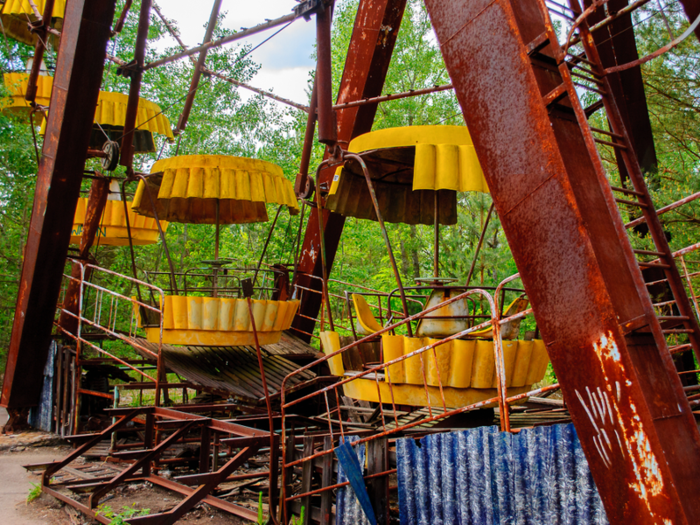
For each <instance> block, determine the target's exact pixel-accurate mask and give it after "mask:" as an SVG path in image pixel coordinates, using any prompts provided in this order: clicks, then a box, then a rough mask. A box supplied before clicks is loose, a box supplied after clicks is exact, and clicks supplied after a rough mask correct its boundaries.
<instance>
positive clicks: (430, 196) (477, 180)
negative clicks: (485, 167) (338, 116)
mask: <svg viewBox="0 0 700 525" xmlns="http://www.w3.org/2000/svg"><path fill="white" fill-rule="evenodd" d="M348 150H349V151H351V152H353V153H365V155H363V158H364V160H365V162H366V163H367V166H368V168H369V172H370V177H371V178H372V179H373V184H374V189H375V193H376V195H377V200H378V201H379V209H380V211H381V213H382V217H383V219H384V220H385V221H386V222H400V223H405V224H433V223H434V221H435V191H437V192H438V195H437V197H438V202H437V206H438V220H439V222H440V224H455V223H456V222H457V192H458V191H480V192H488V186H487V184H486V180H485V179H484V174H483V172H482V170H481V165H480V164H479V160H478V158H477V156H476V152H475V150H474V145H473V143H472V140H471V136H470V135H469V131H468V130H467V128H466V127H465V126H409V127H403V128H390V129H382V130H379V131H372V132H370V133H365V134H364V135H360V136H359V137H356V138H355V139H353V140H352V141H351V142H350V144H349V146H348ZM326 208H328V209H329V210H331V211H334V212H336V213H340V214H341V215H345V216H348V217H356V218H358V219H371V220H377V216H376V212H375V210H374V206H373V205H372V200H371V198H370V195H369V190H368V189H367V183H366V181H365V178H364V175H363V173H362V171H361V170H360V168H359V165H358V164H357V163H349V164H347V165H346V166H345V167H339V168H338V169H337V170H336V173H335V176H334V177H333V183H332V184H331V189H330V192H329V196H328V200H327V202H326Z"/></svg>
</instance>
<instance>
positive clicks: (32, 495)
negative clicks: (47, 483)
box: [27, 483, 41, 503]
mask: <svg viewBox="0 0 700 525" xmlns="http://www.w3.org/2000/svg"><path fill="white" fill-rule="evenodd" d="M31 485H32V486H31V488H30V489H29V494H27V503H31V502H32V501H34V500H35V499H37V498H38V497H39V496H41V483H32V484H31Z"/></svg>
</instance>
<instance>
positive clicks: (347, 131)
mask: <svg viewBox="0 0 700 525" xmlns="http://www.w3.org/2000/svg"><path fill="white" fill-rule="evenodd" d="M405 8H406V0H378V1H376V0H362V1H361V2H360V5H359V7H358V10H357V17H356V18H355V26H354V28H353V32H352V37H351V39H350V46H349V48H348V53H347V59H346V62H345V70H344V71H343V78H342V79H341V81H340V89H339V92H338V98H337V101H336V104H344V103H346V102H352V101H355V100H362V99H367V98H373V97H377V96H379V95H381V92H382V88H383V87H384V80H385V78H386V72H387V70H388V68H389V62H390V60H391V55H392V52H393V50H394V44H395V43H396V37H397V35H398V32H399V26H400V25H401V19H402V17H403V13H404V10H405ZM376 112H377V103H374V104H367V105H363V106H356V107H350V108H346V109H339V110H337V111H336V115H337V120H338V144H339V145H340V146H341V147H342V148H343V149H347V146H348V143H349V142H350V141H351V140H352V139H353V138H354V137H356V136H358V135H361V134H362V133H367V132H368V131H371V129H372V123H373V122H374V116H375V114H376ZM334 173H335V168H325V169H323V170H321V172H320V174H319V180H317V181H316V184H317V189H318V188H321V189H323V188H329V187H330V182H331V180H332V178H333V174H334ZM323 224H324V232H325V235H324V239H325V247H326V267H327V270H328V272H329V273H330V270H331V268H332V266H333V260H334V258H335V253H336V250H337V249H338V243H339V241H340V235H341V234H342V232H343V225H344V224H345V218H344V217H343V216H342V215H338V214H336V213H330V212H328V211H325V210H324V212H323ZM305 274H310V275H313V276H321V275H323V270H322V268H321V254H320V229H319V220H318V214H317V213H311V214H310V216H309V222H308V223H307V225H306V232H305V234H304V242H303V245H302V249H301V254H300V256H299V261H298V266H297V272H296V274H295V280H294V283H293V285H294V284H300V285H302V286H305V287H308V288H312V289H314V290H319V291H320V290H321V282H320V281H319V280H318V279H314V278H311V277H308V276H307V275H305ZM320 307H321V295H320V294H315V293H309V294H305V295H304V300H303V301H302V303H301V305H300V306H299V314H298V315H297V317H296V318H295V320H294V324H293V326H294V328H296V329H298V330H300V331H301V332H305V333H312V332H313V328H314V325H315V321H313V319H314V318H316V317H317V315H318V312H319V309H320ZM303 316H306V317H303ZM309 318H311V319H309ZM309 339H310V337H307V341H308V340H309Z"/></svg>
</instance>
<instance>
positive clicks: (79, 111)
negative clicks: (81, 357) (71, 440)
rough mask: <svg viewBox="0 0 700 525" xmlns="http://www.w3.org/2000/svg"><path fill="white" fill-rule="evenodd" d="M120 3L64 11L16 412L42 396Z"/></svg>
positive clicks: (88, 1)
mask: <svg viewBox="0 0 700 525" xmlns="http://www.w3.org/2000/svg"><path fill="white" fill-rule="evenodd" d="M114 5H115V0H71V2H68V4H67V6H66V14H65V19H64V20H65V22H64V26H63V38H61V45H60V48H59V52H58V62H57V64H56V74H55V77H54V83H53V92H52V94H51V112H50V113H49V119H48V124H47V132H46V140H45V141H44V146H43V157H42V159H41V164H40V165H39V173H38V176H37V184H36V193H35V197H34V206H33V209H32V218H31V222H30V225H29V237H28V239H27V244H26V246H25V249H24V264H23V266H22V276H21V279H20V287H19V294H18V297H17V306H16V310H15V318H14V322H13V325H12V338H11V340H10V347H9V350H8V359H7V368H6V371H5V381H4V383H3V391H2V401H1V402H0V404H2V406H5V407H8V408H11V409H15V408H20V407H27V406H33V405H36V404H37V402H38V400H39V395H40V393H41V387H42V382H43V369H44V363H45V362H46V355H47V352H48V349H49V343H50V340H51V328H52V326H53V317H54V312H55V306H56V301H57V300H58V294H59V290H60V286H61V276H62V274H63V268H64V265H65V260H66V255H67V253H68V243H69V240H70V234H71V229H72V226H73V215H74V213H75V206H76V203H77V201H78V197H79V194H80V183H81V181H82V173H83V169H84V167H85V154H86V152H87V149H88V143H89V140H90V132H91V130H92V121H93V118H94V115H95V106H96V105H97V97H98V93H99V90H100V83H101V81H102V71H103V66H104V59H105V49H106V47H107V40H108V38H109V34H110V26H111V23H112V18H113V17H114Z"/></svg>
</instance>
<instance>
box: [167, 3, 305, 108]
mask: <svg viewBox="0 0 700 525" xmlns="http://www.w3.org/2000/svg"><path fill="white" fill-rule="evenodd" d="M212 3H213V1H212V0H208V1H202V0H198V1H196V2H192V0H161V1H160V2H158V7H159V8H160V10H161V12H162V13H163V15H164V16H165V17H167V18H169V19H171V20H172V19H174V20H175V21H176V22H177V24H178V27H179V29H180V35H181V37H182V40H183V42H184V43H185V45H187V46H188V47H194V46H197V45H199V44H201V43H202V39H203V37H204V31H205V27H204V26H205V25H206V23H207V21H208V20H209V16H210V14H211V7H212ZM296 4H297V2H296V1H295V0H246V1H242V0H223V2H222V4H221V12H226V19H225V21H224V26H225V27H227V28H230V29H236V30H238V29H240V28H242V27H253V26H255V25H258V24H260V23H263V22H264V21H265V20H268V19H269V20H272V19H275V18H279V17H281V16H284V15H287V14H289V13H291V11H292V9H293V8H294V6H295V5H296ZM277 30H279V27H277V28H273V29H271V30H268V31H265V32H264V33H258V34H256V35H253V36H251V37H249V38H246V39H244V40H242V42H245V43H250V44H252V45H253V46H255V45H256V44H258V43H260V42H261V41H263V40H264V39H265V38H267V37H269V36H270V35H271V34H273V33H274V32H275V31H277ZM315 39H316V24H315V22H314V19H313V18H312V19H311V20H310V21H309V22H307V21H305V20H304V19H300V20H296V21H295V22H294V23H293V24H292V25H290V26H289V27H287V28H286V29H285V30H284V31H282V32H281V33H280V34H278V35H277V36H275V37H274V38H272V39H271V40H270V41H269V42H266V43H265V44H263V45H262V46H261V47H260V48H259V49H257V50H255V51H254V52H253V54H252V58H253V60H255V62H257V63H258V64H261V65H262V68H261V70H260V71H259V72H258V74H257V75H256V76H255V78H254V79H253V81H252V82H251V85H253V86H255V87H257V88H261V89H266V90H272V91H274V93H275V94H277V95H280V96H282V97H286V98H288V99H290V100H293V101H295V102H298V103H301V104H308V95H307V94H306V88H307V80H308V78H309V71H311V70H312V69H314V68H315V62H314V61H313V60H312V59H311V53H312V52H313V44H314V41H315ZM173 43H174V41H171V39H169V38H168V39H164V40H163V45H172V44H173ZM230 45H235V44H230ZM245 93H249V92H248V91H246V90H241V95H244V96H245Z"/></svg>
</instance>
